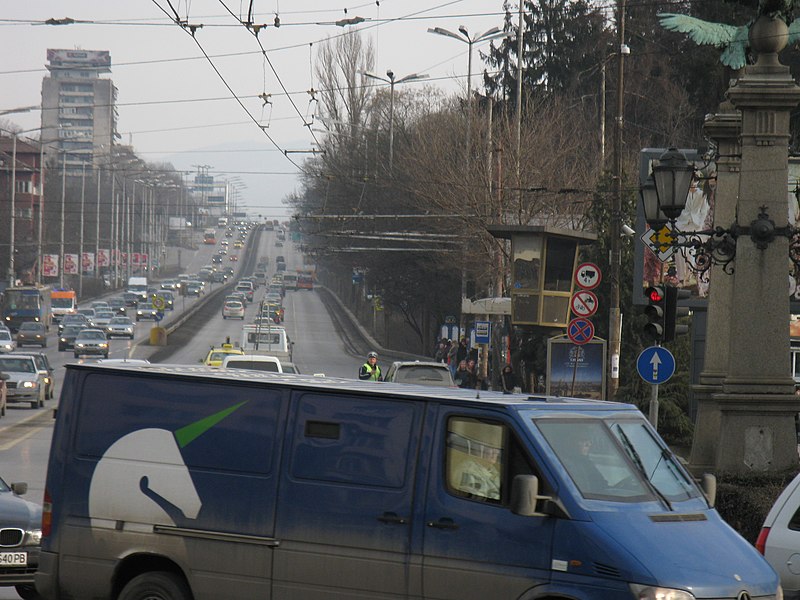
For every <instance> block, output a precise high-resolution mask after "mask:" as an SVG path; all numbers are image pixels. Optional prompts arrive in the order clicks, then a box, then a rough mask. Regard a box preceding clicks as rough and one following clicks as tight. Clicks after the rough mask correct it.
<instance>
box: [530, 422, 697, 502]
mask: <svg viewBox="0 0 800 600" xmlns="http://www.w3.org/2000/svg"><path fill="white" fill-rule="evenodd" d="M535 423H536V426H537V427H538V428H539V431H541V432H542V435H543V436H544V437H545V439H546V440H547V443H548V444H549V445H550V447H551V448H552V449H553V452H555V454H556V455H557V457H558V459H559V461H561V464H562V465H563V466H564V468H565V469H566V470H567V473H569V476H570V478H571V479H572V480H573V482H574V483H575V485H576V486H577V487H578V489H579V490H580V492H581V495H583V496H584V497H585V498H592V499H598V500H611V501H617V502H643V501H650V500H655V499H659V498H660V499H661V500H662V501H664V502H666V503H667V504H669V503H671V502H680V501H684V500H689V499H691V498H697V497H700V496H701V492H700V490H699V489H698V488H697V486H695V484H694V482H693V481H692V480H691V479H690V478H689V477H688V476H687V475H686V473H685V471H684V470H683V469H682V468H680V467H679V466H678V464H677V463H676V462H675V457H674V456H673V455H672V453H671V452H670V451H669V450H668V449H666V448H664V447H663V446H662V445H661V444H659V443H658V441H657V440H656V438H655V437H654V436H653V435H652V433H651V431H650V430H649V429H648V428H647V426H646V424H645V422H644V421H643V420H642V419H635V418H629V419H619V418H615V419H605V420H599V419H591V420H590V419H586V420H583V419H564V420H559V419H549V418H548V419H538V420H536V421H535Z"/></svg>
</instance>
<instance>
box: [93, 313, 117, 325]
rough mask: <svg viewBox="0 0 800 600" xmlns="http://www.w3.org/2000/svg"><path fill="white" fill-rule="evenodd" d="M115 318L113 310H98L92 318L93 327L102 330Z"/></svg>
mask: <svg viewBox="0 0 800 600" xmlns="http://www.w3.org/2000/svg"><path fill="white" fill-rule="evenodd" d="M116 316H117V315H116V313H115V312H114V311H113V310H98V311H97V313H96V314H95V316H94V326H95V327H97V328H98V329H103V328H104V327H105V326H106V325H108V324H109V323H110V322H111V319H113V318H114V317H116Z"/></svg>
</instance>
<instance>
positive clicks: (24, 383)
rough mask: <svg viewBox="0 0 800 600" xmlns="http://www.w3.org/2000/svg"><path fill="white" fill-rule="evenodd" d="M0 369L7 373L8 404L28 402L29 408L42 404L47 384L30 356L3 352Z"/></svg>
mask: <svg viewBox="0 0 800 600" xmlns="http://www.w3.org/2000/svg"><path fill="white" fill-rule="evenodd" d="M0 371H2V372H4V373H5V374H6V375H8V380H7V381H6V388H7V401H8V403H9V404H11V403H14V402H30V403H31V408H38V407H41V406H44V400H45V395H46V394H47V384H46V382H45V381H44V374H43V372H42V371H40V370H39V369H38V367H37V365H36V360H35V359H34V358H33V357H32V356H25V355H19V356H16V355H14V354H4V355H3V356H0Z"/></svg>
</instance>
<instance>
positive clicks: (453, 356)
mask: <svg viewBox="0 0 800 600" xmlns="http://www.w3.org/2000/svg"><path fill="white" fill-rule="evenodd" d="M458 348H459V346H458V344H456V343H452V344H450V347H449V348H448V349H447V364H448V365H449V366H450V373H451V374H452V375H453V379H455V377H456V370H457V369H458V365H459V364H460V362H461V361H459V360H458V359H457V353H458Z"/></svg>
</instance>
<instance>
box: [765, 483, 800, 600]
mask: <svg viewBox="0 0 800 600" xmlns="http://www.w3.org/2000/svg"><path fill="white" fill-rule="evenodd" d="M756 549H757V550H758V551H759V552H761V554H763V555H764V558H766V559H767V562H768V563H769V564H770V565H772V568H773V569H775V571H776V572H777V573H778V576H779V577H780V578H781V585H782V586H783V594H784V597H785V598H787V599H789V598H800V570H798V568H797V558H798V554H800V475H797V476H796V477H795V478H794V479H793V480H792V481H791V482H789V485H787V486H786V487H785V488H784V490H783V491H782V492H781V494H780V495H779V496H778V499H777V500H776V501H775V504H773V505H772V508H771V509H770V511H769V513H767V517H766V519H765V520H764V525H763V526H762V529H761V533H760V534H759V536H758V539H757V540H756Z"/></svg>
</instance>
